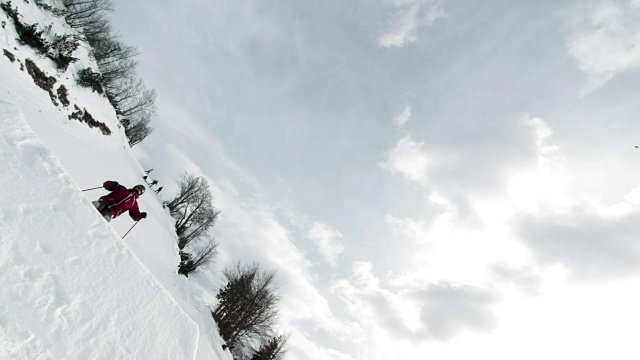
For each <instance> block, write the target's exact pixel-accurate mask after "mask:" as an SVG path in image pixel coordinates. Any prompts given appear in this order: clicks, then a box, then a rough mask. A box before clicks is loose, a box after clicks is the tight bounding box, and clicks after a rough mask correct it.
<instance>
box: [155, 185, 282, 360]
mask: <svg viewBox="0 0 640 360" xmlns="http://www.w3.org/2000/svg"><path fill="white" fill-rule="evenodd" d="M163 204H164V206H165V207H166V208H167V209H168V210H169V214H170V215H171V217H173V218H174V219H175V225H174V227H175V231H176V235H177V238H178V249H179V255H180V264H179V266H178V273H179V274H181V275H184V276H186V277H189V275H192V274H195V273H198V272H200V271H202V270H203V269H205V268H207V267H208V266H210V265H211V264H212V263H213V261H214V258H215V255H216V254H217V251H216V250H217V246H218V243H217V242H216V241H215V240H214V238H213V236H212V235H211V234H210V231H211V229H212V228H213V226H214V224H215V222H216V219H217V218H218V216H219V215H220V211H219V210H217V209H215V207H214V206H213V196H212V194H211V189H210V187H209V182H208V181H207V179H205V178H204V177H202V176H194V175H191V174H189V173H183V174H181V175H180V176H179V177H178V192H177V194H176V195H175V196H174V197H173V198H172V199H171V200H169V201H165V202H164V203H163ZM223 278H224V284H225V285H224V286H223V287H222V288H221V289H220V290H219V291H218V293H217V295H216V299H217V300H218V303H217V304H216V306H215V307H213V308H212V310H211V316H212V317H213V319H214V320H215V322H216V323H217V325H218V329H219V331H220V335H221V336H222V338H223V339H224V340H225V341H226V344H225V348H227V347H228V348H229V349H230V350H231V352H232V354H233V355H234V358H236V359H240V360H280V359H282V358H283V356H284V354H285V352H286V350H285V344H286V341H287V336H286V335H284V334H281V333H278V332H277V331H276V330H275V327H276V325H277V322H278V303H279V301H280V297H279V295H277V293H276V289H275V286H274V280H275V271H267V270H265V269H263V268H262V267H261V266H260V265H259V264H257V263H253V264H250V265H247V264H242V263H240V262H237V263H235V264H232V265H229V266H227V267H226V268H225V269H224V271H223Z"/></svg>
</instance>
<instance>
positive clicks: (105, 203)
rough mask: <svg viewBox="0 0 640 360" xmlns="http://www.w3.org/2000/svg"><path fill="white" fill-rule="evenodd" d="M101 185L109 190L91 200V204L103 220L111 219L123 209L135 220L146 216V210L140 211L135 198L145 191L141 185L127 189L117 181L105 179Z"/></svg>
mask: <svg viewBox="0 0 640 360" xmlns="http://www.w3.org/2000/svg"><path fill="white" fill-rule="evenodd" d="M102 186H103V187H104V188H105V189H107V190H109V191H111V192H110V193H109V194H107V195H105V196H102V197H100V198H99V199H98V200H97V201H93V202H92V204H93V206H95V207H96V209H98V211H99V212H100V214H102V216H103V217H104V219H105V220H107V221H111V219H115V218H117V217H118V216H120V214H122V213H123V212H125V211H129V216H131V218H132V219H133V220H135V221H140V220H142V219H144V218H146V217H147V213H146V212H140V210H139V209H138V201H137V200H138V198H139V197H140V195H142V194H144V191H145V187H144V186H143V185H136V186H134V187H133V188H131V189H127V188H126V187H124V186H122V185H120V184H118V182H117V181H105V182H104V184H103V185H102Z"/></svg>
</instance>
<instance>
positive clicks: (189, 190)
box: [167, 172, 209, 217]
mask: <svg viewBox="0 0 640 360" xmlns="http://www.w3.org/2000/svg"><path fill="white" fill-rule="evenodd" d="M205 191H209V183H208V182H207V180H206V179H205V178H204V177H202V176H195V175H191V174H189V173H187V172H185V173H182V174H180V176H179V177H178V194H176V196H175V197H174V198H173V199H172V200H170V201H169V202H168V203H167V207H168V208H169V210H170V213H171V216H173V217H176V216H178V215H179V212H180V210H181V209H182V208H183V207H184V206H185V205H186V204H187V203H189V202H190V201H192V200H191V199H192V198H194V197H198V196H199V194H200V193H202V192H205Z"/></svg>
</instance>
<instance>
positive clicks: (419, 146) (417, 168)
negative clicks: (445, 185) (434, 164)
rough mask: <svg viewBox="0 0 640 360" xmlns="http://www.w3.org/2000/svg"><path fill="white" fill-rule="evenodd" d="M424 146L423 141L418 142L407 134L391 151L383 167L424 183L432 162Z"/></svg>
mask: <svg viewBox="0 0 640 360" xmlns="http://www.w3.org/2000/svg"><path fill="white" fill-rule="evenodd" d="M423 148H424V143H423V142H416V141H415V140H414V139H413V137H411V135H407V136H405V137H403V138H402V139H400V140H399V141H398V143H397V144H396V146H395V148H393V150H391V151H390V152H389V155H388V157H387V162H386V163H385V164H383V165H382V167H383V168H385V169H387V170H389V171H390V172H391V173H400V174H402V175H403V176H404V177H405V178H407V179H408V180H411V181H415V182H418V183H422V182H424V181H425V180H426V179H427V170H428V167H429V163H430V160H429V157H428V156H427V154H426V152H425V151H424V150H423Z"/></svg>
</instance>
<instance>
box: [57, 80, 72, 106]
mask: <svg viewBox="0 0 640 360" xmlns="http://www.w3.org/2000/svg"><path fill="white" fill-rule="evenodd" d="M57 93H58V99H60V102H61V103H62V105H63V106H65V107H67V106H69V104H70V103H69V97H68V95H69V93H68V92H67V88H66V87H65V86H64V85H60V87H59V88H58V90H57Z"/></svg>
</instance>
